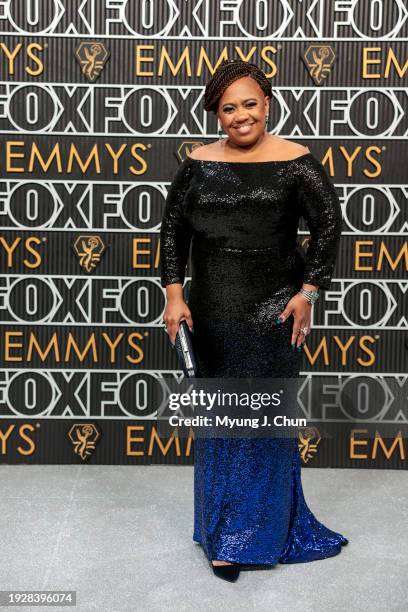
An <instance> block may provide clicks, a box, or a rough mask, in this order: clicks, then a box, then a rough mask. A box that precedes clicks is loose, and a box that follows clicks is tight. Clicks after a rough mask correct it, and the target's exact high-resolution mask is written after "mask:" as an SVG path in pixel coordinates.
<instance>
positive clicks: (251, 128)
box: [217, 76, 269, 146]
mask: <svg viewBox="0 0 408 612" xmlns="http://www.w3.org/2000/svg"><path fill="white" fill-rule="evenodd" d="M268 113H269V97H268V96H265V94H264V93H263V91H262V89H261V88H260V86H259V85H258V83H257V82H256V81H255V79H252V78H251V77H249V76H245V77H242V78H240V79H237V80H236V81H234V82H233V83H231V85H229V86H228V87H227V89H226V90H225V91H224V93H223V94H222V96H221V98H220V99H219V101H218V111H217V116H218V119H219V121H220V123H221V125H222V127H223V129H224V131H225V133H226V134H227V136H228V137H229V140H231V141H233V142H234V143H235V144H237V145H240V146H246V145H251V144H253V143H254V142H256V141H257V140H258V138H260V136H262V134H264V132H265V120H266V116H267V115H268Z"/></svg>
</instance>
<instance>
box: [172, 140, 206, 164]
mask: <svg viewBox="0 0 408 612" xmlns="http://www.w3.org/2000/svg"><path fill="white" fill-rule="evenodd" d="M204 144H205V142H201V141H198V140H184V141H183V142H182V143H181V145H180V146H179V148H178V149H177V159H178V160H179V162H180V163H181V162H182V161H184V160H185V159H186V157H187V154H188V153H191V151H194V149H197V148H198V147H202V146H203V145H204Z"/></svg>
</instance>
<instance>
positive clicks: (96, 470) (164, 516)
mask: <svg viewBox="0 0 408 612" xmlns="http://www.w3.org/2000/svg"><path fill="white" fill-rule="evenodd" d="M407 481H408V473H407V472H406V471H393V470H352V469H350V470H347V469H344V470H332V469H307V468H305V469H303V470H302V482H303V488H304V492H305V497H306V500H307V502H308V504H309V507H310V509H311V510H312V512H314V514H315V515H316V517H317V518H318V519H319V520H320V521H321V522H323V523H325V524H326V525H327V526H328V527H330V528H331V529H334V530H335V531H340V532H341V533H343V534H344V535H345V536H346V537H347V538H348V539H349V541H350V543H349V544H348V546H346V547H344V548H343V549H342V552H341V554H340V555H338V556H336V557H332V558H330V559H324V560H319V561H313V562H311V563H300V564H293V565H277V566H275V567H274V568H271V569H267V570H258V571H244V572H241V575H240V577H239V580H238V582H236V583H234V584H230V583H227V582H224V581H222V580H220V579H219V578H216V577H215V576H214V575H213V574H212V572H211V570H210V568H209V565H208V562H207V560H206V557H205V556H204V553H203V551H202V549H201V547H200V546H199V545H198V544H195V543H194V542H193V541H192V529H193V468H192V467H190V466H183V467H182V466H174V467H173V466H147V467H136V466H134V467H129V466H119V467H115V466H91V465H84V466H24V465H19V466H8V465H0V482H1V496H0V527H1V537H0V542H1V545H0V551H1V554H0V580H1V589H2V590H12V589H15V590H17V589H27V590H35V589H45V590H50V589H63V590H75V591H77V607H76V608H68V607H67V608H61V607H60V608H49V607H46V608H45V607H29V608H28V607H24V608H23V607H18V608H13V609H14V610H25V611H27V610H34V611H38V610H41V609H44V610H53V609H54V610H55V609H58V610H70V609H73V610H74V609H76V610H81V611H82V610H84V611H88V610H99V611H102V610H112V611H116V610H118V611H128V610H129V611H134V610H141V611H146V612H147V611H149V612H150V611H156V610H157V611H159V610H163V611H175V612H176V611H177V612H181V611H188V612H192V611H195V610H197V611H201V610H203V611H206V612H207V611H208V612H209V611H210V610H211V611H213V610H215V611H218V610H219V611H222V612H229V611H230V610H231V611H234V612H237V611H241V610H242V611H244V610H245V611H246V612H248V611H252V610H256V611H260V612H262V611H264V610H265V612H266V611H268V612H274V611H279V612H286V611H288V612H297V611H299V612H307V611H313V612H319V611H322V612H329V611H334V612H337V611H339V612H340V611H342V610H344V611H347V612H352V611H360V610H361V611H364V612H374V611H381V612H388V611H390V610H401V611H402V610H404V611H405V610H407V609H408V606H407V595H408V558H407V544H408V526H407V520H408V512H407V508H408V504H407V501H408V487H407ZM2 609H5V608H2ZM8 609H10V610H11V609H12V608H8Z"/></svg>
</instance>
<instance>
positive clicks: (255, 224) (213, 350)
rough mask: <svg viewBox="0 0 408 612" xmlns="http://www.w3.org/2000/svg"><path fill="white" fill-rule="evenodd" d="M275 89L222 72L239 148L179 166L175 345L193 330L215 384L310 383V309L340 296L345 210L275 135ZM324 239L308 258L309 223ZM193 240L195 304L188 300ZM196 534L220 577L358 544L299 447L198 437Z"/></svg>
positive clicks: (249, 67) (171, 213)
mask: <svg viewBox="0 0 408 612" xmlns="http://www.w3.org/2000/svg"><path fill="white" fill-rule="evenodd" d="M271 95H272V92H271V87H270V83H269V81H268V80H267V78H266V77H265V75H264V73H263V72H262V71H261V70H260V69H259V68H258V67H257V66H256V65H254V64H249V63H247V62H244V61H241V60H232V61H225V62H223V63H222V64H221V65H220V66H219V68H218V69H217V70H216V72H215V73H214V75H213V76H212V78H211V79H210V81H209V82H208V84H207V86H206V90H205V97H204V108H205V110H206V111H213V112H214V113H216V115H217V117H218V120H219V122H220V123H221V125H222V127H223V129H224V131H225V133H226V134H227V138H225V139H223V140H219V141H218V142H216V143H211V144H209V145H205V146H201V147H199V148H197V149H195V150H194V151H193V153H192V154H191V155H190V156H189V157H187V158H186V159H185V160H184V161H183V162H182V164H181V165H180V167H179V169H178V171H177V173H176V175H175V177H174V180H173V182H172V184H171V186H170V189H169V193H168V196H167V200H166V207H165V211H164V215H163V220H162V225H161V284H162V286H163V287H166V296H167V304H166V309H165V313H164V317H163V319H164V321H165V323H166V328H167V332H168V334H169V338H170V341H171V342H172V343H173V344H174V341H175V336H176V333H177V329H178V325H179V323H180V321H181V320H182V319H185V320H186V321H187V323H188V325H189V327H190V329H193V325H194V339H195V346H196V351H197V359H198V364H199V367H200V371H201V375H202V376H204V377H232V378H234V377H266V378H268V377H298V376H299V361H300V355H301V350H302V346H303V344H304V342H305V336H306V335H307V333H309V329H310V321H311V307H312V304H313V302H314V300H315V299H316V296H317V295H318V290H319V289H327V288H328V287H329V285H330V280H331V276H332V274H333V270H334V265H335V260H336V256H337V251H338V245H339V239H340V234H341V220H342V219H341V209H340V204H339V200H338V198H337V195H336V193H335V190H334V188H333V185H332V183H331V182H330V180H329V178H328V176H327V174H326V172H325V170H324V168H323V166H322V165H321V163H320V162H319V161H318V160H317V159H316V158H315V157H314V156H313V154H312V153H311V152H310V151H309V149H307V148H305V147H303V146H301V145H298V144H295V143H292V142H289V141H286V140H284V139H282V138H279V137H277V136H272V135H270V134H268V133H267V131H266V127H267V118H268V113H269V103H270V99H271ZM300 216H303V217H304V218H305V219H306V222H307V224H308V227H309V230H310V234H311V241H310V244H309V247H308V250H307V255H306V260H305V261H304V260H303V259H302V257H301V255H300V253H299V251H298V250H297V228H298V221H299V217H300ZM191 241H192V252H191V262H192V279H191V285H190V293H189V299H188V305H187V303H186V302H185V301H184V298H183V282H184V278H185V268H186V263H187V259H188V254H189V247H190V243H191ZM194 458H195V463H194V534H193V539H194V540H195V541H196V542H199V543H200V544H201V546H202V547H203V550H204V552H205V553H206V555H207V557H208V560H209V562H210V564H211V566H212V568H213V571H214V573H215V574H216V575H217V576H219V577H221V578H224V579H226V580H230V581H235V580H236V579H237V578H238V575H239V571H240V566H241V565H275V564H277V563H299V562H305V561H312V560H315V559H323V558H326V557H331V556H333V555H336V554H338V553H339V552H340V550H341V546H342V545H344V544H347V542H348V540H347V539H346V538H345V537H344V536H342V535H341V534H339V533H336V532H334V531H331V530H330V529H328V528H327V527H325V526H324V525H322V524H321V523H319V522H318V521H317V519H316V518H315V516H314V515H313V514H312V512H311V511H310V510H309V508H308V506H307V505H306V502H305V500H304V497H303V491H302V484H301V477H300V469H301V466H300V455H299V448H298V440H297V438H296V439H294V438H280V439H276V438H275V439H267V438H263V439H254V438H247V439H242V438H241V439H236V438H234V439H224V438H212V439H211V438H196V440H195V444H194Z"/></svg>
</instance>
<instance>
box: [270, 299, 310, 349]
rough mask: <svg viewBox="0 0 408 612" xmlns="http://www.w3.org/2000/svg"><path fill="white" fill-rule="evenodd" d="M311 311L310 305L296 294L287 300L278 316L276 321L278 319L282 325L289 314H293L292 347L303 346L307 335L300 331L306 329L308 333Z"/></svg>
mask: <svg viewBox="0 0 408 612" xmlns="http://www.w3.org/2000/svg"><path fill="white" fill-rule="evenodd" d="M311 311H312V305H311V303H310V302H309V301H308V300H307V299H306V298H305V296H304V295H302V294H301V293H297V294H296V295H294V296H293V297H292V298H291V299H290V300H289V302H288V303H287V304H286V308H285V310H283V311H282V312H281V314H280V315H279V316H278V319H280V320H281V321H282V323H283V322H284V321H286V319H287V318H288V317H289V316H290V315H291V314H293V318H294V322H293V332H292V339H291V344H292V346H293V345H296V347H299V346H303V344H304V343H305V338H306V335H307V334H305V333H304V332H303V331H301V328H302V327H307V328H308V332H307V333H309V331H310V321H311V318H312V316H311ZM296 347H294V348H296Z"/></svg>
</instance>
